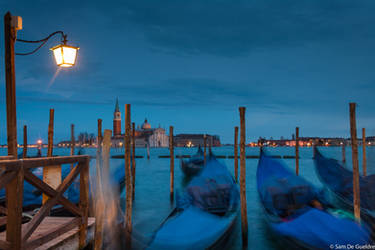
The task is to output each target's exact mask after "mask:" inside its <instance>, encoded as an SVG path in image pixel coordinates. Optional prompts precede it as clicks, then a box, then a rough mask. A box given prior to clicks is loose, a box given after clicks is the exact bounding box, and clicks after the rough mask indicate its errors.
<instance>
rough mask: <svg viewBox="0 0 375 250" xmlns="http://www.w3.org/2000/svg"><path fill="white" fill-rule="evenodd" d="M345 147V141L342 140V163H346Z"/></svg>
mask: <svg viewBox="0 0 375 250" xmlns="http://www.w3.org/2000/svg"><path fill="white" fill-rule="evenodd" d="M345 149H346V141H344V142H343V143H342V150H341V151H342V163H343V164H345V163H346V152H345Z"/></svg>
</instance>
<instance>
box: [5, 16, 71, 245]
mask: <svg viewBox="0 0 375 250" xmlns="http://www.w3.org/2000/svg"><path fill="white" fill-rule="evenodd" d="M21 29H22V18H21V17H18V16H12V15H11V14H10V12H7V13H6V14H5V16H4V40H5V84H6V106H7V107H6V112H7V144H8V155H12V156H13V157H14V158H17V118H16V72H15V58H14V56H15V55H30V54H33V53H35V52H36V51H38V50H39V49H40V48H41V47H42V46H43V45H44V44H45V43H46V42H47V41H48V39H49V38H51V37H52V36H54V35H55V34H61V35H62V36H63V44H62V45H60V46H56V47H54V48H52V49H53V54H54V56H55V58H56V62H57V65H58V66H62V67H71V66H73V65H74V64H75V60H76V57H77V50H78V48H76V47H72V46H69V47H70V48H69V49H67V50H65V47H64V46H66V47H68V46H67V45H66V41H67V40H66V35H65V34H64V33H63V32H62V31H57V32H54V33H52V34H51V35H49V36H48V37H46V38H44V39H42V40H39V41H27V40H21V39H17V31H18V30H21ZM16 41H20V42H25V43H40V45H39V46H38V47H37V48H36V49H34V50H33V51H31V52H29V53H17V54H16V53H15V52H14V44H15V43H16ZM71 49H74V50H75V53H74V56H73V55H72V50H71ZM23 181H24V173H23V171H22V170H19V171H17V175H16V176H15V178H13V179H12V180H11V181H10V182H9V183H8V184H7V185H6V187H5V189H6V204H7V207H12V208H16V209H13V210H8V213H7V221H8V222H9V223H7V231H6V241H8V242H9V243H10V244H11V246H12V249H21V248H22V240H20V239H21V238H22V229H21V226H22V216H21V214H22V198H23V193H22V192H21V190H22V189H23Z"/></svg>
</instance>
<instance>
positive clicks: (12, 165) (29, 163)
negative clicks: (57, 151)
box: [0, 155, 89, 170]
mask: <svg viewBox="0 0 375 250" xmlns="http://www.w3.org/2000/svg"><path fill="white" fill-rule="evenodd" d="M86 159H89V156H88V155H75V156H55V157H42V158H30V159H20V160H4V161H0V168H3V169H5V170H18V168H19V167H20V166H21V165H23V167H24V168H25V169H29V168H36V167H46V166H52V165H62V164H69V163H75V162H85V161H86Z"/></svg>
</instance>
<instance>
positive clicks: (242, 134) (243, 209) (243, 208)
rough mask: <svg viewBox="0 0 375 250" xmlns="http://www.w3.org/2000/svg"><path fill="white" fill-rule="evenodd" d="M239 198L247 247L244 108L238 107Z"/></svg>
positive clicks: (243, 234)
mask: <svg viewBox="0 0 375 250" xmlns="http://www.w3.org/2000/svg"><path fill="white" fill-rule="evenodd" d="M239 111H240V122H241V131H240V168H241V169H240V198H241V228H242V245H243V247H247V245H248V239H247V236H248V231H247V230H248V229H247V227H248V225H247V204H246V150H245V141H246V125H245V111H246V108H245V107H240V108H239Z"/></svg>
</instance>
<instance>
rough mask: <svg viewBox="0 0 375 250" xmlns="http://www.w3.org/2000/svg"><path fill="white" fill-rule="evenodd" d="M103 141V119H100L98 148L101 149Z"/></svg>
mask: <svg viewBox="0 0 375 250" xmlns="http://www.w3.org/2000/svg"><path fill="white" fill-rule="evenodd" d="M102 140H103V136H102V119H98V139H97V144H98V148H100V145H101V143H102Z"/></svg>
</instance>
